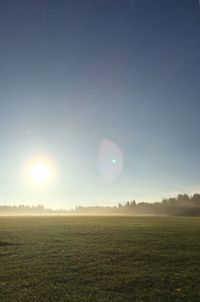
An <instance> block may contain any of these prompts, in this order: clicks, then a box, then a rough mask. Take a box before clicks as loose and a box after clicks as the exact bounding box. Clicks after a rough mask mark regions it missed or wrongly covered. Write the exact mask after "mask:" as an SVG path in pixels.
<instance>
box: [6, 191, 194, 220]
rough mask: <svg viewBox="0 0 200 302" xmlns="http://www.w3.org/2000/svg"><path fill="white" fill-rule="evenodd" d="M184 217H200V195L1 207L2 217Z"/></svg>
mask: <svg viewBox="0 0 200 302" xmlns="http://www.w3.org/2000/svg"><path fill="white" fill-rule="evenodd" d="M16 214H19V215H40V214H41V215H53V214H54V215H55V214H64V215H65V214H66V215H70V214H71V215H184V216H200V194H194V195H192V196H189V195H187V194H179V195H178V196H177V197H175V198H172V197H170V198H165V199H163V200H162V201H161V202H154V203H149V202H139V203H136V201H135V200H132V201H127V202H125V203H119V204H118V205H116V206H109V207H106V206H87V207H84V206H77V207H76V208H75V209H71V210H52V209H47V208H45V207H44V206H43V205H37V206H27V205H19V206H11V205H0V215H16Z"/></svg>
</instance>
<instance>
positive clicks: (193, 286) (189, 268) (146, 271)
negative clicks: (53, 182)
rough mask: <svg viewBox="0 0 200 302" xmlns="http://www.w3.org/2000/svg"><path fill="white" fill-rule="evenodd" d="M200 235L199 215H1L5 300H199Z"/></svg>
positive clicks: (0, 272)
mask: <svg viewBox="0 0 200 302" xmlns="http://www.w3.org/2000/svg"><path fill="white" fill-rule="evenodd" d="M199 235H200V218H183V217H180V218H175V217H61V216H58V217H0V301H1V302H12V301H13V302H18V301H20V302H24V301H27V302H32V301H35V302H46V301H48V302H51V301H52V302H56V301H59V302H61V301H69V302H95V301H98V302H111V301H112V302H120V301H123V302H129V301H130V302H134V301H135V302H142V301H143V302H160V301H164V302H165V301H169V302H174V301H175V302H176V301H177V302H178V301H181V302H184V301H188V302H192V301H200V287H199V284H200V240H199V239H200V237H199Z"/></svg>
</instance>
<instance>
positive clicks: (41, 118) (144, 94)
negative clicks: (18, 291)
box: [0, 0, 200, 208]
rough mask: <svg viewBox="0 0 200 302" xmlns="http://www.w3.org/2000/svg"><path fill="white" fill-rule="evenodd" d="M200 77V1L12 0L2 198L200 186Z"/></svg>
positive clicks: (115, 198) (72, 198)
mask: <svg viewBox="0 0 200 302" xmlns="http://www.w3.org/2000/svg"><path fill="white" fill-rule="evenodd" d="M199 81H200V5H199V1H198V0H168V1H166V0H151V1H149V0H143V1H141V0H117V1H114V0H84V1H82V0H58V1H54V0H42V1H41V0H18V1H14V0H11V1H7V0H1V1H0V204H13V205H14V204H30V205H32V204H35V205H36V204H38V203H42V204H44V205H45V206H46V207H52V208H73V207H75V206H77V205H79V204H81V205H86V206H91V205H97V204H98V205H102V206H107V205H114V204H117V203H118V202H123V201H127V200H136V201H145V202H152V201H160V200H162V198H164V197H168V196H176V195H177V194H179V193H188V194H192V193H194V192H197V193H198V192H200V133H199V131H200V115H199V114H200V84H199ZM36 159H40V160H41V159H42V160H43V161H44V162H46V163H47V165H48V167H49V169H50V171H51V177H50V178H49V180H48V181H47V182H45V183H42V184H37V183H34V181H33V179H32V178H31V173H30V169H31V165H32V163H33V162H34V161H35V160H36Z"/></svg>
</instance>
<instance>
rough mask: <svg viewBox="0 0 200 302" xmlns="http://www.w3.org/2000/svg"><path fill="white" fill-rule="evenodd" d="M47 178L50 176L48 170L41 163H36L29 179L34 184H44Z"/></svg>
mask: <svg viewBox="0 0 200 302" xmlns="http://www.w3.org/2000/svg"><path fill="white" fill-rule="evenodd" d="M49 176H50V170H49V167H48V166H47V165H46V164H44V163H42V162H38V163H36V164H34V165H33V166H32V168H31V177H32V179H33V181H34V182H36V183H44V182H46V181H48V179H49Z"/></svg>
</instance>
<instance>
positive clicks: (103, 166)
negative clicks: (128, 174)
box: [98, 139, 124, 182]
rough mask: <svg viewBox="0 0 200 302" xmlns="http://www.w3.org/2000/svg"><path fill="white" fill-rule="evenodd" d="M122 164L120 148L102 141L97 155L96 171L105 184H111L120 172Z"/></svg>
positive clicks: (105, 140) (108, 141)
mask: <svg viewBox="0 0 200 302" xmlns="http://www.w3.org/2000/svg"><path fill="white" fill-rule="evenodd" d="M123 164H124V159H123V154H122V151H121V150H120V148H119V147H118V146H117V145H116V144H115V143H114V142H112V141H110V140H107V139H104V140H103V141H102V142H101V144H100V148H99V153H98V169H99V172H100V174H101V175H102V177H103V178H104V179H105V181H106V182H112V181H114V180H115V179H117V177H119V175H120V174H121V172H122V169H123Z"/></svg>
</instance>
